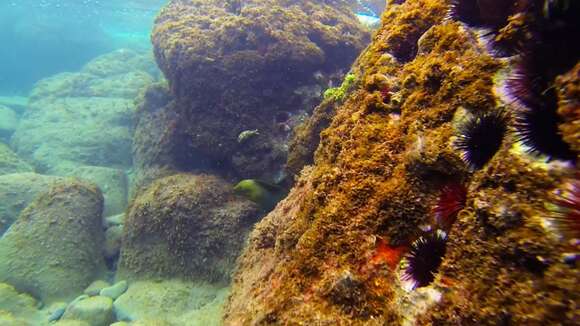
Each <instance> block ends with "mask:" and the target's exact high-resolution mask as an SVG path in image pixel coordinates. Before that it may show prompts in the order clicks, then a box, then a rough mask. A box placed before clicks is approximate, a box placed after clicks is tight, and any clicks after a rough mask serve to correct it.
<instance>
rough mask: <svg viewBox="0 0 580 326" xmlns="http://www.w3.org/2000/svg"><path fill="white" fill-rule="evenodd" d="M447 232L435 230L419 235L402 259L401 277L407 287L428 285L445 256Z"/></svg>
mask: <svg viewBox="0 0 580 326" xmlns="http://www.w3.org/2000/svg"><path fill="white" fill-rule="evenodd" d="M446 241H447V233H445V232H443V231H441V230H437V231H435V232H430V233H428V234H426V235H424V236H421V237H420V238H419V239H417V240H416V241H415V242H413V244H411V249H410V250H409V252H408V253H407V254H406V255H405V257H404V258H403V261H402V270H403V273H402V276H401V279H402V281H403V283H404V285H405V287H406V288H408V289H411V290H412V289H415V288H417V287H423V286H427V285H429V284H430V283H431V282H433V280H434V279H435V273H436V272H437V269H439V266H440V265H441V262H442V261H443V256H445V249H446V247H445V246H446Z"/></svg>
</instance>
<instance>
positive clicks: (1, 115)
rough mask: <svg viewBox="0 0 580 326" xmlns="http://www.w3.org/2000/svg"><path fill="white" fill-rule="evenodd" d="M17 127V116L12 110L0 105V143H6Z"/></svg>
mask: <svg viewBox="0 0 580 326" xmlns="http://www.w3.org/2000/svg"><path fill="white" fill-rule="evenodd" d="M17 127H18V115H17V114H16V112H14V110H12V109H11V108H9V107H6V106H4V105H2V104H0V141H7V140H9V139H10V136H12V134H13V133H14V131H15V130H16V128H17Z"/></svg>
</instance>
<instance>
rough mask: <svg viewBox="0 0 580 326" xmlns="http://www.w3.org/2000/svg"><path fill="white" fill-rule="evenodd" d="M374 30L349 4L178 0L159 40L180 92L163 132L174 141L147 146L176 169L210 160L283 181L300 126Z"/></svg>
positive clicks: (158, 27)
mask: <svg viewBox="0 0 580 326" xmlns="http://www.w3.org/2000/svg"><path fill="white" fill-rule="evenodd" d="M313 17H315V18H313ZM369 36H370V35H369V33H368V31H367V30H366V29H365V28H364V27H363V26H362V25H360V24H359V23H358V21H357V19H356V18H355V16H354V14H353V13H352V11H351V7H350V5H348V4H347V2H346V1H335V2H333V3H332V4H328V3H326V2H313V1H309V0H299V1H291V2H289V1H282V0H249V1H243V2H241V1H221V0H205V1H178V0H174V1H169V3H168V4H167V5H166V6H165V7H164V8H163V9H162V10H161V12H160V14H159V16H158V18H157V20H156V23H155V27H154V30H153V34H152V41H153V46H154V50H155V57H156V60H157V63H158V65H159V67H160V69H161V70H162V71H163V73H164V75H165V77H166V78H167V80H168V82H169V87H170V89H171V92H172V95H173V97H174V101H173V102H171V103H170V104H168V105H167V106H166V107H165V108H164V109H163V110H164V111H166V113H164V114H161V113H160V114H158V115H161V116H163V117H164V118H166V119H167V121H166V124H165V125H163V126H162V127H161V128H160V130H163V131H164V136H165V138H164V140H166V139H170V140H172V141H171V143H172V144H174V145H175V146H174V147H173V148H172V147H171V146H169V147H167V146H166V143H164V142H163V141H157V142H156V143H155V145H156V147H155V148H150V149H149V150H148V151H149V152H157V153H161V152H163V151H166V152H169V155H168V156H167V157H166V158H165V159H166V160H172V162H173V163H175V164H176V165H178V166H176V168H179V165H182V166H190V167H191V166H194V167H196V166H197V165H196V164H199V162H200V159H202V162H203V160H204V159H205V160H209V161H210V163H211V164H212V165H219V166H227V167H231V168H232V169H233V170H234V171H235V172H236V173H237V174H238V175H239V176H240V177H241V178H260V179H265V180H266V181H270V182H272V181H277V179H281V178H282V176H280V173H281V171H282V170H283V166H284V163H285V162H286V154H287V146H286V141H287V138H288V136H289V134H290V131H291V130H292V127H293V126H295V125H296V124H297V123H298V122H299V121H300V120H301V119H302V118H303V117H304V116H305V115H306V114H308V112H310V111H311V109H312V106H313V103H312V99H316V100H318V98H320V95H321V94H320V93H321V90H322V88H323V87H327V85H328V82H329V81H330V80H334V82H336V81H337V80H338V79H339V78H340V76H341V74H342V73H343V72H344V70H347V69H348V67H349V65H350V64H351V62H352V61H353V60H354V59H355V58H356V56H357V55H358V53H359V51H360V50H362V49H363V48H364V47H365V46H366V45H367V42H368V40H369ZM310 89H314V90H317V91H316V92H310V91H308V90H310ZM312 93H315V94H314V96H312V95H311V94H312ZM172 115H177V119H172ZM146 118H147V117H146ZM161 123H163V121H158V122H157V124H161ZM249 131H255V132H254V133H253V135H254V137H252V138H251V139H247V140H246V141H244V140H245V138H244V137H243V136H244V135H248V132H249ZM136 142H137V143H140V142H142V143H145V139H144V140H140V139H136ZM184 153H186V154H185V155H184Z"/></svg>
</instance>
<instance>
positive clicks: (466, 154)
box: [455, 110, 508, 169]
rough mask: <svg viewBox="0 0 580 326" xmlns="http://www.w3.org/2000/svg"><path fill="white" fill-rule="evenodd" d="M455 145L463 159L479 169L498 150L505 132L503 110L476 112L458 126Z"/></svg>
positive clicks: (505, 119) (505, 123)
mask: <svg viewBox="0 0 580 326" xmlns="http://www.w3.org/2000/svg"><path fill="white" fill-rule="evenodd" d="M458 129H459V135H458V139H457V141H456V142H455V146H456V147H457V148H458V149H459V150H460V151H461V158H462V159H463V161H464V162H465V163H466V164H467V165H468V166H470V167H471V168H473V169H481V168H482V167H483V166H484V165H485V164H486V163H487V162H488V161H489V160H490V159H491V158H492V157H493V156H494V155H495V153H496V152H497V151H498V150H499V148H500V147H501V144H502V142H503V139H504V138H505V135H506V133H507V130H508V127H507V116H506V113H505V111H503V110H494V111H491V112H485V113H478V114H476V115H474V116H472V117H470V118H469V119H468V120H467V121H466V122H464V123H463V124H462V125H460V126H459V128H458Z"/></svg>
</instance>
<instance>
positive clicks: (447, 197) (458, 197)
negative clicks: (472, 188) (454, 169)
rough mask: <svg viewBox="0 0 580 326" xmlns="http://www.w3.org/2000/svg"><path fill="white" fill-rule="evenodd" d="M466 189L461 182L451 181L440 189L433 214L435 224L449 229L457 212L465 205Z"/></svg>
mask: <svg viewBox="0 0 580 326" xmlns="http://www.w3.org/2000/svg"><path fill="white" fill-rule="evenodd" d="M466 197H467V189H465V186H463V185H462V184H461V183H458V182H453V183H449V184H447V185H445V186H444V187H443V189H441V193H440V194H439V198H438V200H437V204H436V205H435V207H434V208H433V215H434V216H435V222H436V224H437V226H439V227H440V228H442V229H443V230H447V231H449V230H450V229H451V226H452V225H453V223H454V222H455V219H456V218H457V213H459V211H461V210H462V209H463V208H464V207H465V200H466Z"/></svg>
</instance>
